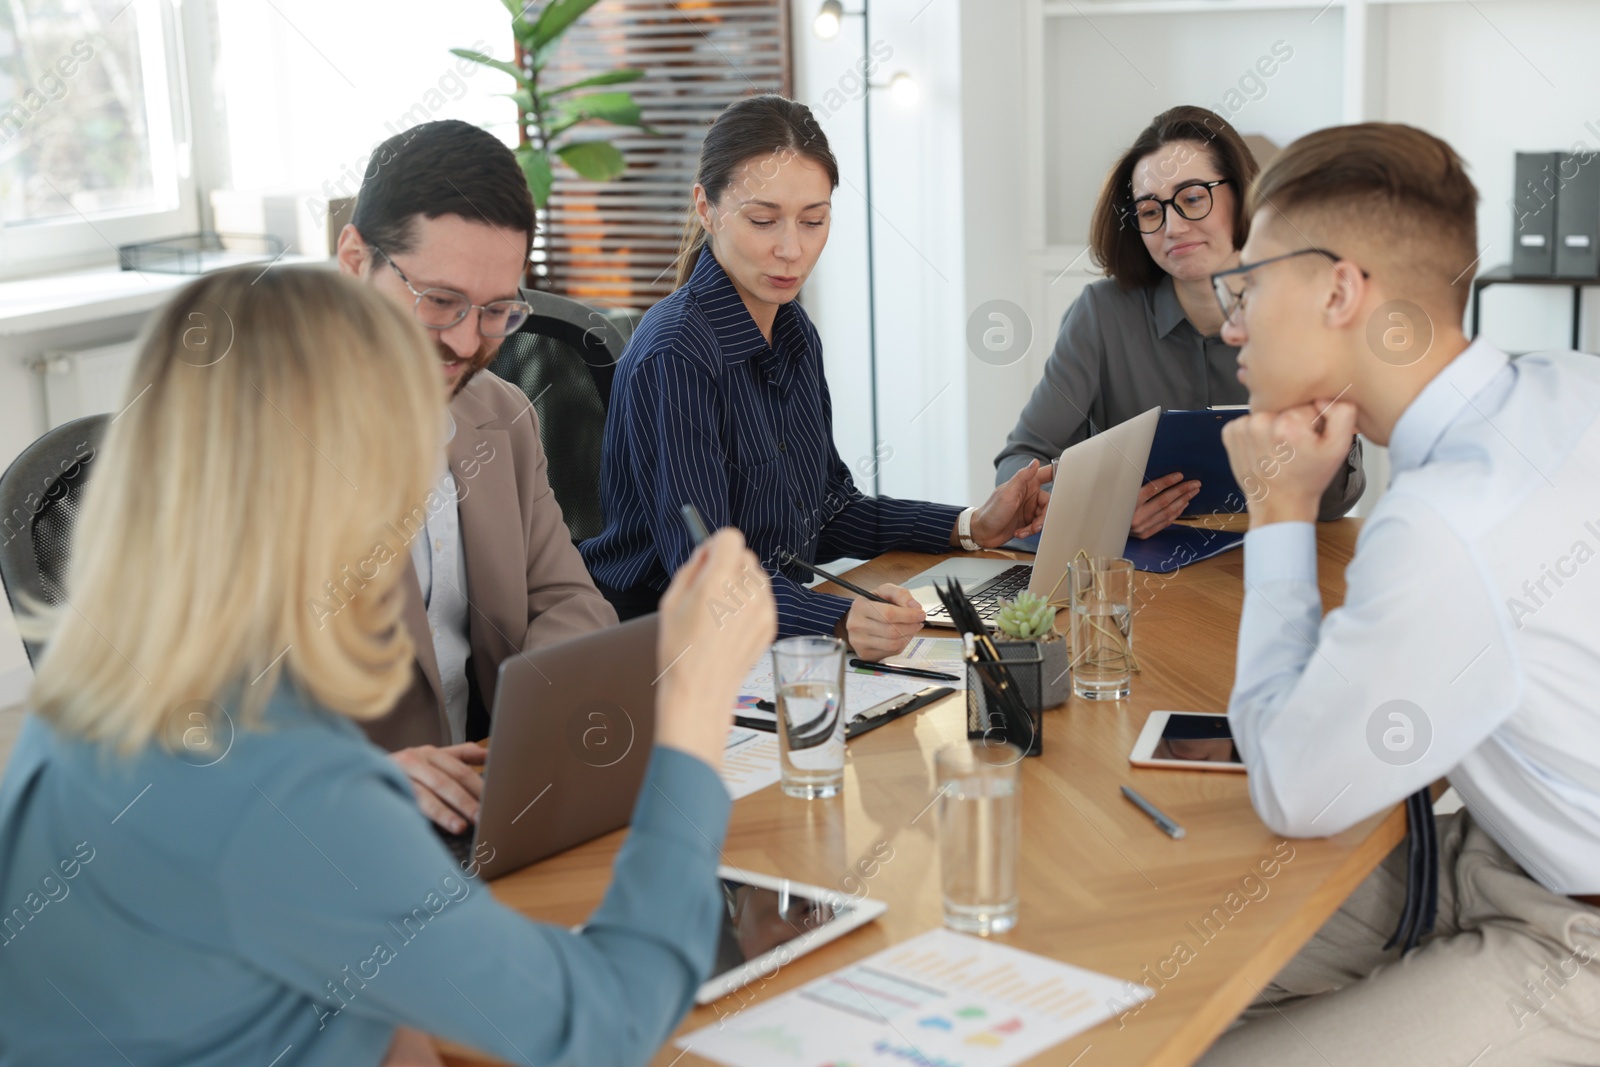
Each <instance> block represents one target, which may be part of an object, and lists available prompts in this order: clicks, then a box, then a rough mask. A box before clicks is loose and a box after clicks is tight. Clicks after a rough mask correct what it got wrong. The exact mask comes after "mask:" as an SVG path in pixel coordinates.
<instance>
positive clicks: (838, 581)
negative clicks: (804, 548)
mask: <svg viewBox="0 0 1600 1067" xmlns="http://www.w3.org/2000/svg"><path fill="white" fill-rule="evenodd" d="M780 560H781V562H786V563H793V564H794V565H795V566H796V567H802V568H804V569H805V570H808V571H810V572H811V573H812V574H815V575H816V576H817V577H818V578H824V579H826V580H828V581H830V582H832V583H833V584H834V585H838V586H843V587H844V588H846V589H848V590H850V592H852V593H854V594H855V595H856V596H859V597H865V598H866V599H868V600H875V601H877V602H878V603H879V604H888V603H890V602H889V601H887V600H885V599H883V597H881V596H879V595H878V594H877V593H869V592H867V591H866V590H865V589H863V588H861V587H860V586H859V585H856V584H855V583H854V582H847V581H845V580H844V579H843V578H841V577H839V576H838V575H837V574H829V573H828V572H827V571H825V570H823V569H822V568H821V567H815V566H812V565H811V564H809V563H807V562H806V561H805V560H803V559H801V558H800V557H799V556H797V555H795V554H794V553H793V552H790V551H789V550H788V549H785V550H784V552H783V555H782V557H780Z"/></svg>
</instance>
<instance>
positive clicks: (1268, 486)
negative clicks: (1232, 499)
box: [1204, 123, 1600, 1067]
mask: <svg viewBox="0 0 1600 1067" xmlns="http://www.w3.org/2000/svg"><path fill="white" fill-rule="evenodd" d="M1253 196H1254V198H1255V206H1256V214H1255V220H1254V223H1253V225H1252V227H1251V231H1250V236H1249V239H1248V240H1247V241H1246V243H1245V246H1244V248H1243V250H1242V264H1243V265H1242V266H1241V267H1240V268H1238V270H1236V271H1229V272H1225V273H1223V274H1218V275H1216V276H1214V281H1215V283H1216V286H1217V291H1218V298H1219V300H1220V301H1221V302H1222V305H1223V308H1224V311H1225V314H1226V315H1227V317H1228V322H1227V326H1226V327H1225V329H1224V331H1223V336H1224V338H1225V339H1227V340H1228V341H1229V342H1230V343H1233V344H1237V345H1240V346H1241V351H1240V354H1239V364H1240V369H1239V374H1240V378H1241V380H1243V381H1244V382H1245V383H1246V384H1247V385H1248V386H1249V388H1250V405H1251V409H1252V414H1251V415H1249V416H1248V417H1246V418H1241V419H1239V420H1236V421H1235V422H1234V423H1232V424H1230V426H1229V427H1228V428H1227V431H1226V432H1225V435H1224V440H1225V442H1226V444H1227V446H1228V451H1229V456H1230V458H1231V460H1232V463H1233V467H1234V471H1235V474H1236V475H1237V476H1238V477H1239V479H1240V482H1241V484H1242V485H1245V486H1246V487H1247V488H1248V489H1250V490H1251V491H1250V493H1249V496H1250V503H1249V508H1250V532H1249V534H1248V535H1247V537H1246V540H1245V574H1244V582H1245V600H1244V612H1243V616H1242V618H1241V620H1240V630H1239V655H1238V670H1237V674H1236V677H1235V681H1234V689H1233V696H1232V700H1231V703H1230V707H1229V719H1230V721H1231V722H1232V725H1233V732H1234V736H1235V738H1236V740H1237V744H1238V747H1239V751H1240V753H1241V754H1242V756H1243V758H1244V761H1245V763H1246V765H1247V766H1248V768H1249V773H1250V794H1251V798H1252V800H1253V801H1254V803H1255V808H1256V811H1257V812H1258V813H1259V814H1260V815H1261V817H1262V819H1263V820H1264V821H1265V822H1266V823H1267V824H1268V825H1269V826H1271V827H1272V828H1273V829H1274V830H1277V831H1279V832H1281V833H1285V834H1291V835H1299V836H1321V835H1327V834H1334V833H1338V832H1339V831H1341V830H1344V829H1345V828H1347V827H1349V826H1351V825H1353V824H1355V823H1356V822H1359V821H1360V820H1362V819H1365V818H1367V817H1369V816H1371V815H1373V814H1375V813H1378V812H1381V811H1384V810H1386V809H1388V808H1390V807H1392V806H1393V805H1394V804H1395V803H1396V802H1397V801H1400V800H1402V799H1403V798H1405V797H1407V796H1409V795H1410V794H1412V793H1414V792H1416V791H1417V790H1419V789H1422V788H1425V787H1426V786H1428V785H1429V784H1430V783H1432V782H1435V781H1437V780H1439V779H1440V778H1445V777H1448V778H1449V780H1450V781H1451V783H1452V784H1453V785H1454V786H1455V787H1456V789H1457V790H1458V791H1459V793H1460V794H1461V796H1462V797H1463V799H1464V800H1465V808H1464V810H1462V811H1461V812H1458V813H1456V814H1455V815H1451V816H1448V817H1444V818H1439V819H1438V820H1437V829H1438V836H1439V872H1438V882H1439V890H1438V895H1439V901H1438V908H1439V910H1438V917H1437V921H1436V923H1435V925H1434V927H1433V930H1432V932H1431V934H1429V935H1428V936H1426V937H1424V938H1423V940H1422V943H1421V944H1420V946H1419V947H1417V948H1416V949H1414V950H1413V951H1411V952H1409V953H1407V954H1405V955H1404V956H1403V957H1402V956H1401V954H1400V952H1399V950H1398V949H1389V950H1386V949H1385V948H1384V943H1385V941H1386V939H1387V938H1388V935H1389V934H1390V933H1391V932H1392V931H1394V930H1395V928H1396V926H1397V924H1398V922H1399V920H1400V917H1401V910H1402V908H1403V906H1404V902H1405V897H1406V866H1405V861H1406V855H1405V850H1404V849H1400V850H1397V851H1396V852H1395V854H1393V855H1391V856H1390V857H1389V859H1388V860H1387V861H1385V863H1384V864H1383V865H1382V866H1381V867H1380V868H1379V869H1378V870H1377V871H1375V872H1374V873H1373V874H1372V876H1370V877H1369V878H1368V879H1367V880H1366V881H1365V882H1364V883H1363V884H1362V885H1361V886H1360V887H1359V888H1358V889H1357V890H1356V891H1355V893H1354V894H1353V895H1352V896H1351V897H1350V899H1349V900H1348V901H1347V902H1346V904H1345V905H1344V907H1343V908H1342V909H1341V910H1340V911H1339V912H1338V913H1337V914H1336V915H1335V916H1334V917H1333V918H1332V919H1331V920H1330V921H1329V922H1328V923H1327V924H1326V925H1325V926H1324V927H1323V929H1322V930H1321V931H1320V932H1319V933H1318V934H1317V935H1316V936H1315V937H1314V938H1313V939H1312V941H1311V942H1310V943H1309V944H1307V945H1306V946H1305V948H1303V949H1302V950H1301V952H1300V954H1299V955H1298V956H1297V957H1296V958H1295V959H1294V960H1292V961H1291V962H1290V963H1289V964H1288V966H1286V967H1285V968H1284V970H1283V971H1282V972H1280V974H1279V975H1278V976H1277V979H1276V980H1275V982H1274V983H1273V985H1272V986H1270V987H1269V988H1268V989H1267V991H1266V993H1265V994H1264V996H1263V997H1262V999H1261V1001H1260V1002H1258V1003H1257V1005H1255V1006H1254V1008H1253V1009H1252V1010H1251V1011H1248V1012H1247V1013H1246V1019H1245V1022H1244V1023H1243V1024H1242V1025H1239V1026H1236V1027H1235V1028H1234V1029H1233V1030H1230V1031H1229V1032H1228V1033H1226V1034H1224V1035H1223V1037H1222V1038H1221V1039H1219V1041H1218V1042H1217V1044H1216V1045H1215V1046H1214V1047H1213V1048H1212V1050H1211V1052H1210V1053H1209V1054H1208V1056H1207V1058H1206V1059H1205V1061H1204V1062H1205V1063H1206V1064H1207V1065H1214V1064H1272V1065H1274V1067H1281V1065H1286V1064H1317V1065H1319V1067H1324V1065H1327V1064H1336V1065H1337V1064H1346V1063H1349V1064H1373V1063H1382V1064H1385V1065H1400V1064H1417V1065H1422V1064H1461V1065H1463V1067H1465V1065H1467V1064H1472V1065H1474V1067H1489V1065H1491V1064H1517V1065H1519V1067H1527V1065H1541V1064H1550V1065H1554V1064H1568V1063H1579V1062H1582V1063H1592V1062H1595V1059H1596V1056H1597V1055H1600V1051H1597V1050H1600V964H1597V963H1595V962H1594V959H1595V957H1596V956H1597V955H1600V895H1597V894H1600V703H1597V702H1596V700H1595V694H1596V692H1597V691H1600V564H1595V565H1593V566H1592V567H1591V566H1589V565H1588V564H1589V561H1590V560H1592V559H1593V558H1594V556H1595V555H1596V552H1597V550H1600V492H1597V490H1600V360H1596V359H1595V357H1593V356H1587V355H1582V354H1579V353H1571V352H1566V353H1549V354H1538V355H1529V356H1525V357H1523V358H1521V359H1519V360H1516V361H1514V362H1513V361H1510V360H1509V359H1508V358H1507V356H1506V354H1505V353H1503V352H1500V351H1498V350H1496V349H1495V348H1493V346H1491V345H1489V344H1487V343H1486V342H1484V341H1483V340H1481V339H1480V340H1477V341H1472V342H1470V343H1469V341H1468V339H1467V338H1466V337H1465V336H1464V335H1463V333H1462V331H1461V328H1460V322H1461V318H1462V313H1463V310H1464V309H1465V307H1466V302H1467V292H1468V289H1469V287H1470V281H1471V273H1472V269H1473V266H1474V264H1475V263H1476V260H1477V258H1478V241H1477V232H1476V223H1475V218H1476V207H1477V200H1478V196H1477V191H1476V189H1474V187H1473V185H1472V182H1471V181H1470V179H1468V177H1467V176H1466V173H1465V171H1464V168H1463V165H1462V162H1461V160H1460V158H1459V157H1458V156H1457V155H1456V153H1455V152H1454V151H1453V150H1452V149H1451V148H1450V146H1449V145H1447V144H1445V143H1444V142H1443V141H1440V140H1439V139H1437V138H1435V137H1432V136H1431V135H1429V134H1426V133H1424V132H1422V131H1420V130H1417V129H1413V128H1410V127H1406V126H1398V125H1391V124H1383V123H1369V124H1365V125H1359V126H1347V127H1339V128H1334V129H1328V130H1322V131H1319V132H1317V133H1314V134H1312V135H1310V136H1308V137H1305V138H1303V139H1301V140H1300V141H1298V142H1296V143H1295V144H1294V145H1292V146H1291V147H1290V148H1288V149H1287V150H1285V152H1284V153H1283V155H1281V156H1280V157H1278V159H1276V160H1275V161H1274V162H1273V164H1272V166H1271V167H1269V168H1268V169H1267V171H1265V172H1264V173H1263V174H1262V176H1261V178H1260V180H1259V182H1258V184H1257V186H1256V188H1255V189H1254V190H1253ZM1352 430H1359V431H1360V432H1361V433H1363V434H1365V435H1366V436H1367V437H1368V438H1369V439H1370V440H1372V441H1374V442H1376V443H1378V444H1382V445H1387V446H1388V447H1389V456H1390V462H1391V465H1392V468H1393V476H1392V481H1391V484H1390V487H1389V491H1388V493H1387V494H1386V495H1385V496H1384V497H1383V499H1382V500H1381V501H1380V502H1379V503H1378V505H1377V507H1376V508H1375V509H1374V511H1373V513H1372V515H1371V516H1370V518H1368V519H1367V521H1366V524H1365V526H1364V527H1363V529H1362V532H1361V536H1360V539H1359V540H1358V542H1357V545H1356V555H1355V558H1354V560H1353V561H1352V562H1351V564H1350V566H1349V568H1348V570H1347V572H1346V582H1347V592H1346V598H1345V601H1344V605H1343V607H1341V608H1339V609H1336V610H1334V611H1332V612H1330V613H1329V614H1328V616H1327V617H1326V618H1323V616H1322V603H1321V598H1320V594H1319V592H1318V587H1317V559H1316V535H1315V531H1314V528H1313V525H1312V524H1313V522H1314V520H1315V519H1316V515H1317V503H1318V500H1319V498H1320V497H1321V495H1322V492H1323V490H1324V488H1325V487H1326V486H1327V483H1328V481H1329V479H1330V478H1331V477H1332V475H1333V473H1334V472H1335V471H1336V470H1338V469H1339V467H1340V465H1341V464H1342V463H1343V462H1344V457H1345V454H1346V451H1347V448H1348V442H1349V439H1350V433H1351V432H1352Z"/></svg>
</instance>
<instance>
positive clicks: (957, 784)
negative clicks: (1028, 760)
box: [933, 741, 1022, 934]
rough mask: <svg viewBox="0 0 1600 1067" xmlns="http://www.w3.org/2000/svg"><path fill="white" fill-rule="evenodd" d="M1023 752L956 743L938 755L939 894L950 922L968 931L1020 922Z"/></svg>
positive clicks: (998, 930)
mask: <svg viewBox="0 0 1600 1067" xmlns="http://www.w3.org/2000/svg"><path fill="white" fill-rule="evenodd" d="M1021 764H1022V750H1021V749H1019V748H1017V747H1016V746H1015V745H1010V744H1002V745H993V744H985V743H984V742H981V741H957V742H956V743H954V744H950V745H945V746H944V747H942V748H940V749H939V751H937V752H936V753H934V756H933V770H934V783H935V786H936V787H937V789H938V790H939V796H938V806H939V889H940V894H941V896H942V898H943V900H944V924H945V925H946V926H948V927H950V929H952V930H960V931H962V932H964V933H969V934H1003V933H1005V932H1006V931H1007V930H1009V929H1011V928H1012V927H1013V926H1015V925H1017V849H1018V847H1019V846H1020V843H1021V839H1022V796H1021V790H1022V777H1021V772H1020V770H1019V768H1020V766H1021Z"/></svg>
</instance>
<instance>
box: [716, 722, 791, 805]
mask: <svg viewBox="0 0 1600 1067" xmlns="http://www.w3.org/2000/svg"><path fill="white" fill-rule="evenodd" d="M742 710H743V709H741V711H742ZM779 777H780V772H779V770H778V735H777V734H769V733H764V732H762V731H760V730H746V729H745V728H744V727H742V726H733V727H730V728H729V729H728V740H727V743H726V744H725V745H724V746H723V749H722V784H723V785H724V786H726V787H727V790H728V796H730V797H732V798H733V799H734V800H738V799H739V798H740V797H747V796H749V795H750V794H751V793H754V792H756V791H758V790H761V789H765V788H766V787H767V786H769V785H771V784H772V783H773V782H776V781H777V780H778V778H779Z"/></svg>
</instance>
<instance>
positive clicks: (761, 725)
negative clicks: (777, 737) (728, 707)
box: [733, 715, 778, 734]
mask: <svg viewBox="0 0 1600 1067" xmlns="http://www.w3.org/2000/svg"><path fill="white" fill-rule="evenodd" d="M733 725H735V726H743V727H744V728H745V729H746V730H764V731H766V732H767V733H769V734H775V733H777V732H778V724H777V722H776V721H775V720H771V719H752V718H750V717H749V716H748V715H735V716H734V717H733Z"/></svg>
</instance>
